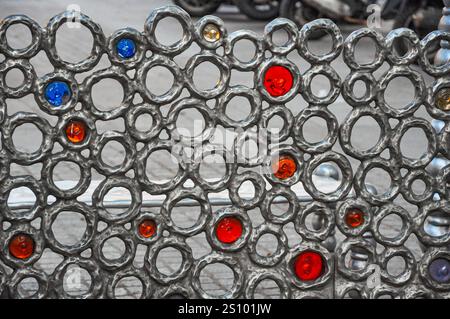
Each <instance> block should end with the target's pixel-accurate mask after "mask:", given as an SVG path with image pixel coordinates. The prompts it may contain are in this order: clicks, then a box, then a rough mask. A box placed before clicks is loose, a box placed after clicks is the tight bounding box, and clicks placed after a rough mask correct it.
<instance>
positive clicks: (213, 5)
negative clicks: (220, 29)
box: [173, 0, 280, 20]
mask: <svg viewBox="0 0 450 319" xmlns="http://www.w3.org/2000/svg"><path fill="white" fill-rule="evenodd" d="M173 3H174V4H176V5H178V6H180V7H182V8H183V9H184V10H186V11H187V12H188V13H189V14H190V15H191V16H194V17H201V16H204V15H208V14H213V13H214V12H216V11H217V9H219V7H220V6H221V5H222V4H225V5H236V6H237V7H238V8H239V10H240V11H241V12H242V13H243V14H245V15H246V16H247V17H249V18H250V19H254V20H271V19H274V18H276V17H278V15H279V6H280V1H278V0H173Z"/></svg>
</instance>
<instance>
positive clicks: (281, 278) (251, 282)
mask: <svg viewBox="0 0 450 319" xmlns="http://www.w3.org/2000/svg"><path fill="white" fill-rule="evenodd" d="M264 280H271V281H274V282H275V284H276V285H277V287H278V288H279V289H280V295H279V299H289V298H290V297H291V288H290V286H289V283H288V281H287V280H286V277H285V275H284V274H282V273H280V272H278V271H276V270H265V271H263V272H255V273H252V274H251V275H250V278H249V279H248V281H247V287H246V288H245V298H247V299H255V290H256V288H257V287H258V285H259V284H260V283H261V282H262V281H264Z"/></svg>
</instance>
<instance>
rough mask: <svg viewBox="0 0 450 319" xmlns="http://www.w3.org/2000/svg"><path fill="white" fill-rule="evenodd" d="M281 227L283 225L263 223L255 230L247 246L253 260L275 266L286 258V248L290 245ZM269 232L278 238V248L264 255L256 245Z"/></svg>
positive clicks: (267, 265) (266, 265) (260, 263)
mask: <svg viewBox="0 0 450 319" xmlns="http://www.w3.org/2000/svg"><path fill="white" fill-rule="evenodd" d="M281 227H282V226H281V225H274V224H262V225H260V226H258V227H256V228H255V229H254V230H253V232H252V235H251V236H250V240H249V241H248V246H247V250H248V255H249V257H250V259H251V260H252V261H253V262H255V263H256V264H258V265H260V266H262V267H273V266H275V265H277V264H279V263H280V262H281V261H282V260H283V259H284V256H285V255H286V248H287V247H288V245H287V242H288V239H287V237H286V235H285V233H284V232H282V231H281ZM267 234H271V235H273V236H274V237H275V238H276V240H277V250H276V251H275V252H273V253H272V254H269V255H266V256H262V255H260V254H259V253H258V251H257V247H256V246H257V245H258V241H259V240H260V238H261V237H262V236H264V235H267Z"/></svg>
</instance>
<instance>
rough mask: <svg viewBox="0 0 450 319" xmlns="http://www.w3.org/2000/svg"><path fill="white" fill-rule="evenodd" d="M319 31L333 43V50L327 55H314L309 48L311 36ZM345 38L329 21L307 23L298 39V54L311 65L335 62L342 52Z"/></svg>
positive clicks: (321, 20) (319, 20)
mask: <svg viewBox="0 0 450 319" xmlns="http://www.w3.org/2000/svg"><path fill="white" fill-rule="evenodd" d="M317 31H325V32H327V33H328V34H329V35H330V36H331V40H332V41H333V44H332V47H331V50H330V52H329V53H327V54H322V55H318V54H314V53H312V52H311V51H310V50H309V48H308V38H309V36H310V35H311V34H312V33H314V32H317ZM342 42H343V37H342V34H341V31H340V30H339V28H338V26H337V25H336V24H335V23H334V22H333V21H331V20H329V19H317V20H314V21H311V22H308V23H306V24H305V25H304V26H303V27H302V28H301V30H300V34H299V37H298V44H297V45H298V52H299V53H300V55H301V56H302V57H303V58H304V59H305V60H306V61H308V62H309V63H310V64H325V63H330V62H332V61H333V60H335V59H336V58H337V57H338V56H339V55H340V54H341V50H342Z"/></svg>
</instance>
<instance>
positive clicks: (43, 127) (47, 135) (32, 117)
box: [2, 112, 54, 165]
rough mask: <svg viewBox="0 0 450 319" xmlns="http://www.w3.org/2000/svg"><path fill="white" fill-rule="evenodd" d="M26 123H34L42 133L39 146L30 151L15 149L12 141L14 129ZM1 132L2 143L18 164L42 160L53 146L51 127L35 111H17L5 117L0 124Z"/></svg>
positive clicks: (28, 163)
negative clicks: (0, 124)
mask: <svg viewBox="0 0 450 319" xmlns="http://www.w3.org/2000/svg"><path fill="white" fill-rule="evenodd" d="M28 123H31V124H33V125H35V126H36V127H37V128H38V129H39V131H40V132H41V133H42V143H41V147H40V148H39V149H37V150H36V151H34V152H32V153H28V152H24V151H20V150H17V149H16V147H15V145H14V142H13V133H14V130H15V129H16V128H17V127H19V126H21V125H23V124H28ZM2 133H3V136H2V141H3V145H4V146H5V148H6V149H7V150H8V151H9V152H11V154H12V158H14V161H15V162H17V163H19V164H23V165H30V164H34V163H37V162H39V161H42V159H43V158H44V157H45V156H46V155H48V154H49V153H50V151H51V150H52V148H53V134H54V131H53V128H52V127H51V126H50V124H49V123H48V122H47V120H45V119H44V118H43V117H40V116H39V115H37V114H35V113H24V112H18V113H15V114H14V115H13V116H11V117H8V118H6V120H5V122H4V123H3V125H2Z"/></svg>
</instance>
